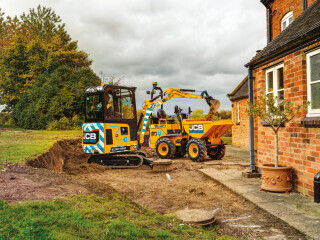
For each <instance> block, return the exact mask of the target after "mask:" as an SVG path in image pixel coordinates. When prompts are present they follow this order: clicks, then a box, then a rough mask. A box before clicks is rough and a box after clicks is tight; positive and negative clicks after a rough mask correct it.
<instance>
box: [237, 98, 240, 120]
mask: <svg viewBox="0 0 320 240" xmlns="http://www.w3.org/2000/svg"><path fill="white" fill-rule="evenodd" d="M237 110H238V114H237V116H238V119H237V122H240V102H237Z"/></svg>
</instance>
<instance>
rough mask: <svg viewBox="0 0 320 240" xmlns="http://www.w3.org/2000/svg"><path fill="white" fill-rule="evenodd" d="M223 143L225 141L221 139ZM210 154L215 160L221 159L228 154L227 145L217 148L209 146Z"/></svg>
mask: <svg viewBox="0 0 320 240" xmlns="http://www.w3.org/2000/svg"><path fill="white" fill-rule="evenodd" d="M221 143H223V142H222V141H221ZM207 151H208V156H209V157H210V158H211V159H213V160H220V159H222V158H223V157H224V155H225V154H226V145H220V146H217V147H215V148H208V150H207Z"/></svg>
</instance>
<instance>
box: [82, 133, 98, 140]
mask: <svg viewBox="0 0 320 240" xmlns="http://www.w3.org/2000/svg"><path fill="white" fill-rule="evenodd" d="M96 138H97V136H96V134H95V133H85V134H84V136H83V139H84V140H89V139H90V140H96Z"/></svg>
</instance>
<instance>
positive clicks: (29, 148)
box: [0, 126, 81, 163]
mask: <svg viewBox="0 0 320 240" xmlns="http://www.w3.org/2000/svg"><path fill="white" fill-rule="evenodd" d="M4 128H6V129H4ZM79 137H81V130H70V131H33V130H22V129H18V128H8V127H7V126H0V149H1V151H0V163H1V162H5V161H8V162H10V163H24V160H25V159H26V158H28V157H30V156H32V155H35V154H41V153H43V152H45V151H46V150H48V149H49V148H50V147H51V146H52V145H53V144H54V143H55V142H56V141H58V140H61V139H67V138H79Z"/></svg>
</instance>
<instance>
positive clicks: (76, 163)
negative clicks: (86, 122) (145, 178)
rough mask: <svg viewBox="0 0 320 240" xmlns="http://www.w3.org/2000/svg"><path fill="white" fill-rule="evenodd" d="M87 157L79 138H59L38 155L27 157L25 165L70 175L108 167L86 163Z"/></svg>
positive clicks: (92, 171)
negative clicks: (59, 139)
mask: <svg viewBox="0 0 320 240" xmlns="http://www.w3.org/2000/svg"><path fill="white" fill-rule="evenodd" d="M87 158H88V156H87V155H85V154H84V153H83V150H82V146H81V139H71V140H61V141H58V142H56V143H55V144H54V145H53V146H52V147H51V148H50V149H49V150H48V151H47V152H45V153H43V154H41V155H40V156H37V157H35V158H30V159H27V160H26V165H28V166H31V167H34V168H45V169H48V170H51V171H54V172H65V173H67V174H70V175H78V174H83V173H99V172H104V171H106V170H107V169H108V167H107V166H102V165H98V164H87Z"/></svg>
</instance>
